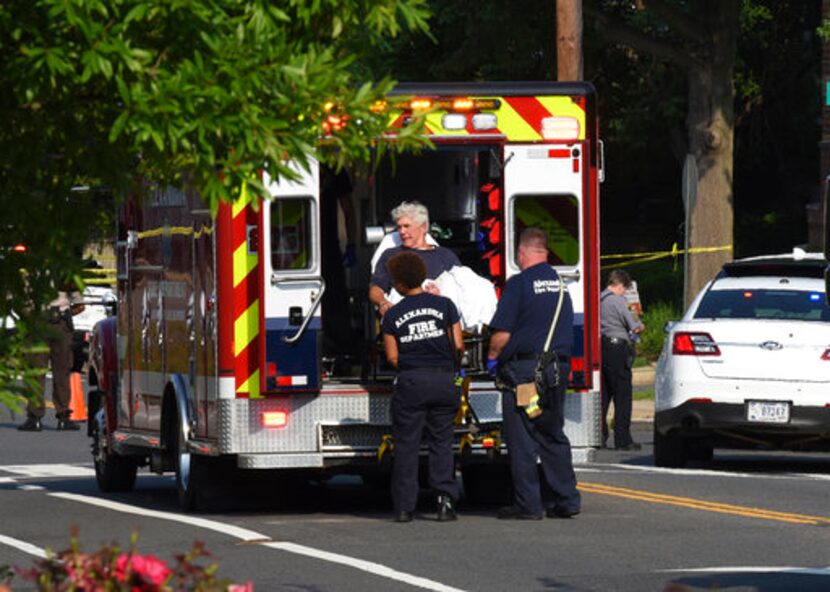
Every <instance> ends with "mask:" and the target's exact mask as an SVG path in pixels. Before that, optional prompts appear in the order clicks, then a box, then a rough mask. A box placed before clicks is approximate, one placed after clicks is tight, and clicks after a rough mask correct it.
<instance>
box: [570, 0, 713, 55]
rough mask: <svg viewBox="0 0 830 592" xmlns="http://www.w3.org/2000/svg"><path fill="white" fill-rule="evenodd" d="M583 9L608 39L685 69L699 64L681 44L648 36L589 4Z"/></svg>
mask: <svg viewBox="0 0 830 592" xmlns="http://www.w3.org/2000/svg"><path fill="white" fill-rule="evenodd" d="M652 1H653V0H652ZM583 10H584V11H585V14H587V15H588V16H589V17H590V18H592V19H593V20H594V22H595V23H596V25H597V30H598V32H599V33H600V34H601V35H603V36H604V37H605V38H606V39H607V40H608V41H612V42H614V43H620V44H622V45H627V46H629V47H632V48H634V49H637V50H639V51H643V52H645V53H650V54H652V55H653V56H655V57H658V58H663V59H666V60H668V61H671V62H674V63H676V64H678V65H680V66H682V67H684V68H687V69H690V68H694V67H696V66H699V65H701V64H700V62H699V61H698V60H697V59H695V57H694V56H693V55H692V54H691V53H690V52H689V51H687V50H685V49H684V48H683V47H682V46H680V47H678V46H675V45H670V44H668V43H664V42H662V41H658V40H657V39H654V38H653V37H649V36H648V35H645V34H644V33H643V32H642V31H640V30H638V29H635V28H634V27H630V26H628V25H625V24H621V23H620V22H619V21H615V20H612V19H611V17H609V15H607V14H605V13H604V12H602V11H601V10H599V9H598V8H596V7H595V6H591V5H590V4H585V5H584V6H583Z"/></svg>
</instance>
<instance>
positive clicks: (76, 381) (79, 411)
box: [69, 372, 86, 421]
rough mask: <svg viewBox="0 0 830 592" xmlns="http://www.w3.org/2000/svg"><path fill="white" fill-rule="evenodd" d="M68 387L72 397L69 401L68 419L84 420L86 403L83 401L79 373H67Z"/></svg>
mask: <svg viewBox="0 0 830 592" xmlns="http://www.w3.org/2000/svg"><path fill="white" fill-rule="evenodd" d="M69 389H70V391H71V393H72V399H71V401H70V403H69V407H70V409H72V414H71V415H70V416H69V420H70V421H86V403H84V386H83V384H81V373H80V372H73V373H72V374H70V375H69Z"/></svg>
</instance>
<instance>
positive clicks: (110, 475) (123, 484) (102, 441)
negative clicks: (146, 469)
mask: <svg viewBox="0 0 830 592" xmlns="http://www.w3.org/2000/svg"><path fill="white" fill-rule="evenodd" d="M107 429H108V428H107V419H106V412H105V410H100V411H99V412H98V413H97V414H96V416H95V418H94V419H93V422H92V427H91V432H92V434H91V435H92V458H93V462H94V464H95V480H96V481H97V482H98V489H100V490H101V491H104V492H107V493H111V492H116V491H132V489H133V486H134V485H135V477H136V473H137V471H138V464H137V463H136V461H135V459H134V458H132V457H129V456H121V455H120V454H116V453H115V452H114V451H113V450H111V448H110V446H108V445H107Z"/></svg>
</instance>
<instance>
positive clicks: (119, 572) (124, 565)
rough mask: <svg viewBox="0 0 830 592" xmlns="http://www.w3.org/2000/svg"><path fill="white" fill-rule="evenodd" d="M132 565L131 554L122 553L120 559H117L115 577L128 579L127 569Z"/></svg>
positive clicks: (121, 580) (121, 579)
mask: <svg viewBox="0 0 830 592" xmlns="http://www.w3.org/2000/svg"><path fill="white" fill-rule="evenodd" d="M129 567H130V556H129V555H128V554H127V553H121V555H119V556H118V559H116V560H115V579H116V580H118V581H119V582H123V581H124V580H126V579H127V570H128V569H129Z"/></svg>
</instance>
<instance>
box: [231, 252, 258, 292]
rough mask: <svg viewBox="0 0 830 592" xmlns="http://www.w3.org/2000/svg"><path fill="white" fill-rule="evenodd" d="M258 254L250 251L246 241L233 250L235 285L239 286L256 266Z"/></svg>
mask: <svg viewBox="0 0 830 592" xmlns="http://www.w3.org/2000/svg"><path fill="white" fill-rule="evenodd" d="M258 259H259V258H258V257H257V254H256V253H254V254H253V255H251V254H249V253H248V243H247V242H244V243H242V244H241V245H239V246H238V247H237V248H236V250H235V251H234V252H233V287H234V288H235V287H237V286H238V285H239V284H240V283H242V281H244V279H245V278H246V277H248V274H249V273H251V271H252V270H253V269H254V267H256V265H257V261H258Z"/></svg>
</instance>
